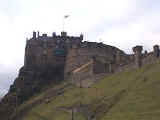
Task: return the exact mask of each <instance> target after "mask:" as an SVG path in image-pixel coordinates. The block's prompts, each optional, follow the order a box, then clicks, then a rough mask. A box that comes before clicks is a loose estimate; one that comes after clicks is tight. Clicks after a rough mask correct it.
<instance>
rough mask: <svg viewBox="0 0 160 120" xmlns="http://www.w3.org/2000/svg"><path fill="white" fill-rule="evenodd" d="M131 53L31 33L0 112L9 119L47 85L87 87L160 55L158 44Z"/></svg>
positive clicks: (64, 35) (80, 40)
mask: <svg viewBox="0 0 160 120" xmlns="http://www.w3.org/2000/svg"><path fill="white" fill-rule="evenodd" d="M132 50H133V52H134V54H130V55H128V54H125V53H124V52H123V51H122V50H120V49H118V48H116V47H113V46H109V45H105V44H103V43H97V42H87V41H83V35H82V34H81V35H80V36H78V37H74V36H68V35H67V33H66V32H64V31H63V32H61V35H56V33H55V32H54V33H53V34H52V36H47V34H42V36H40V34H39V32H38V33H36V32H33V36H32V37H31V38H30V39H29V40H28V39H27V41H26V48H25V57H24V66H22V68H21V69H20V70H19V75H18V77H17V78H16V79H15V81H14V83H13V85H11V86H10V89H9V92H8V93H7V94H6V95H5V97H4V98H3V99H2V101H1V102H0V106H1V109H0V113H2V114H4V118H5V117H6V116H8V117H9V115H10V114H11V113H13V110H14V109H15V106H17V105H20V104H22V103H23V102H24V101H26V100H27V99H28V98H30V97H31V96H33V95H34V94H35V93H38V92H41V91H43V89H44V88H45V86H48V85H49V84H57V83H60V82H62V81H64V80H66V81H69V82H71V83H72V84H74V85H77V86H79V87H89V86H90V85H91V84H93V83H95V82H96V81H98V80H99V77H103V75H107V74H112V73H114V72H119V71H122V70H125V69H128V68H129V69H130V68H131V67H137V68H141V66H142V65H143V64H150V63H152V62H153V61H156V60H157V58H159V56H160V50H159V46H158V45H155V46H153V52H150V53H148V52H147V51H145V52H144V53H142V50H143V46H135V47H133V48H132ZM100 79H101V78H100ZM15 104H16V105H15ZM7 106H8V107H7ZM3 107H4V108H5V109H3ZM6 108H9V109H6ZM2 118H3V116H2Z"/></svg>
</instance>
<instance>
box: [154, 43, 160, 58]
mask: <svg viewBox="0 0 160 120" xmlns="http://www.w3.org/2000/svg"><path fill="white" fill-rule="evenodd" d="M153 54H154V56H155V57H157V58H158V57H159V46H158V45H155V46H153Z"/></svg>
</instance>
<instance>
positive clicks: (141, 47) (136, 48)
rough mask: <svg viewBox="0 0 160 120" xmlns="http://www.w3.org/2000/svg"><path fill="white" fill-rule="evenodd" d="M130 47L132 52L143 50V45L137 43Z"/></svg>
mask: <svg viewBox="0 0 160 120" xmlns="http://www.w3.org/2000/svg"><path fill="white" fill-rule="evenodd" d="M132 49H133V52H134V53H137V52H138V53H139V52H140V53H141V52H142V50H143V46H139V45H138V46H135V47H133V48H132Z"/></svg>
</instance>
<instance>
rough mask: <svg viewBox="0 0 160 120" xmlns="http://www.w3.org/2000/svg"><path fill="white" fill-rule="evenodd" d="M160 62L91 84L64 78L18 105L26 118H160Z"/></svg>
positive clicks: (34, 119)
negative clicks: (83, 85) (76, 83)
mask: <svg viewBox="0 0 160 120" xmlns="http://www.w3.org/2000/svg"><path fill="white" fill-rule="evenodd" d="M159 69H160V64H159V63H152V64H149V65H144V66H143V67H142V68H141V69H130V70H126V71H123V72H119V73H115V74H112V75H106V77H105V78H104V79H103V80H100V81H98V82H97V83H96V84H94V85H92V86H91V87H89V88H78V87H75V86H72V85H71V84H69V83H67V82H64V84H61V85H59V86H57V87H56V88H52V87H51V88H50V89H49V90H48V91H45V92H43V93H42V94H39V95H36V96H34V97H32V98H31V99H30V100H29V101H27V102H25V103H24V104H22V105H21V106H20V107H18V108H17V109H16V114H14V115H12V118H14V119H21V118H22V119H23V120H71V118H72V117H74V119H75V120H95V119H96V120H159V119H160V102H159V101H160V96H159V95H158V93H159V91H160V79H159Z"/></svg>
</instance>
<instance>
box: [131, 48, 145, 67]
mask: <svg viewBox="0 0 160 120" xmlns="http://www.w3.org/2000/svg"><path fill="white" fill-rule="evenodd" d="M142 50H143V47H142V46H135V47H133V52H134V53H135V64H136V65H137V67H141V66H142Z"/></svg>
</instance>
